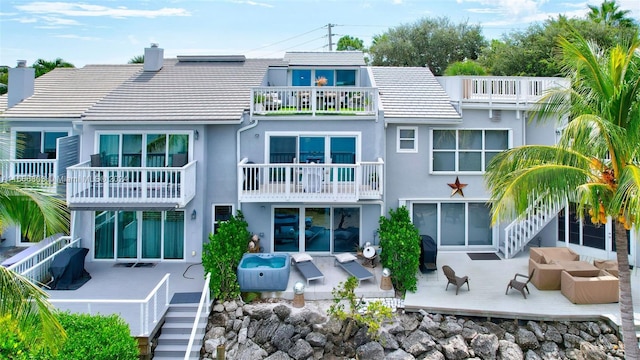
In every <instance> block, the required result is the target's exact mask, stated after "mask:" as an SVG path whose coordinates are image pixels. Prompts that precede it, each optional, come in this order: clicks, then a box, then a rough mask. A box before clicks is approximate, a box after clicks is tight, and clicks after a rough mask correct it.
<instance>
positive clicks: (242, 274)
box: [238, 253, 291, 292]
mask: <svg viewBox="0 0 640 360" xmlns="http://www.w3.org/2000/svg"><path fill="white" fill-rule="evenodd" d="M290 267H291V263H290V260H289V254H262V253H257V254H244V256H242V259H241V260H240V264H238V283H239V284H240V291H243V292H247V291H283V290H285V289H286V288H287V284H288V283H289V270H290Z"/></svg>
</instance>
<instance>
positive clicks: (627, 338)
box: [613, 221, 638, 360]
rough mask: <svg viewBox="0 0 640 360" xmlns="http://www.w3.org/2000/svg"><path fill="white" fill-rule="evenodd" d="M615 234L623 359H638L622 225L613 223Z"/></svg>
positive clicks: (629, 276)
mask: <svg viewBox="0 0 640 360" xmlns="http://www.w3.org/2000/svg"><path fill="white" fill-rule="evenodd" d="M613 226H614V229H615V234H616V256H617V258H618V273H619V275H618V279H619V280H620V321H621V322H622V342H623V343H624V353H625V359H633V360H637V359H638V339H637V338H636V328H635V324H634V321H633V299H632V298H631V271H630V270H629V255H628V253H629V250H628V246H627V232H626V231H625V229H624V227H623V225H622V224H620V223H619V222H617V221H614V222H613Z"/></svg>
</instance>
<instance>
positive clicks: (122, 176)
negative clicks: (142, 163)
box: [67, 161, 196, 210]
mask: <svg viewBox="0 0 640 360" xmlns="http://www.w3.org/2000/svg"><path fill="white" fill-rule="evenodd" d="M90 164H91V163H90V161H86V162H83V163H80V164H78V165H75V166H71V167H69V168H67V203H68V205H69V208H71V209H83V208H84V209H121V208H131V209H134V208H137V209H166V210H168V209H172V208H182V207H185V206H186V205H187V204H188V203H189V201H191V199H193V197H194V196H195V191H196V162H195V161H192V162H190V163H188V164H186V165H185V166H182V167H91V166H90Z"/></svg>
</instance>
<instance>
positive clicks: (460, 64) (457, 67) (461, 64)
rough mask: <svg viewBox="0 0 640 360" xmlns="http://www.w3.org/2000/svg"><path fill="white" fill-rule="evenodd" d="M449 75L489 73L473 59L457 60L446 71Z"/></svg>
mask: <svg viewBox="0 0 640 360" xmlns="http://www.w3.org/2000/svg"><path fill="white" fill-rule="evenodd" d="M444 74H445V75H447V76H455V75H487V70H486V69H485V68H484V67H483V66H482V65H480V64H479V63H477V62H475V61H473V60H465V61H456V62H454V63H451V64H449V66H447V69H446V70H445V71H444Z"/></svg>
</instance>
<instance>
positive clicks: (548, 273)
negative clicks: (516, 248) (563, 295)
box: [529, 247, 580, 290]
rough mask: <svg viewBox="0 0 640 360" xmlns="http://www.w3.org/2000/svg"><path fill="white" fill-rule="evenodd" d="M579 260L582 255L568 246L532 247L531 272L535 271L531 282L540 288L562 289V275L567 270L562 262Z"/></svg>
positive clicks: (530, 255)
mask: <svg viewBox="0 0 640 360" xmlns="http://www.w3.org/2000/svg"><path fill="white" fill-rule="evenodd" d="M579 260H580V255H578V254H577V253H576V252H575V251H573V250H571V249H569V248H566V247H540V248H530V249H529V274H531V273H532V272H533V278H532V279H531V283H532V284H533V285H534V286H535V287H536V288H537V289H538V290H560V275H561V273H562V270H565V268H564V266H563V265H562V262H566V261H579ZM534 270H535V272H534Z"/></svg>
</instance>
